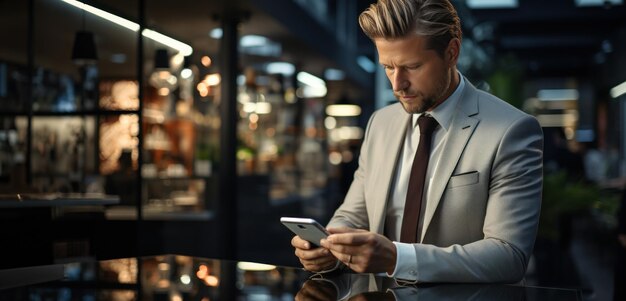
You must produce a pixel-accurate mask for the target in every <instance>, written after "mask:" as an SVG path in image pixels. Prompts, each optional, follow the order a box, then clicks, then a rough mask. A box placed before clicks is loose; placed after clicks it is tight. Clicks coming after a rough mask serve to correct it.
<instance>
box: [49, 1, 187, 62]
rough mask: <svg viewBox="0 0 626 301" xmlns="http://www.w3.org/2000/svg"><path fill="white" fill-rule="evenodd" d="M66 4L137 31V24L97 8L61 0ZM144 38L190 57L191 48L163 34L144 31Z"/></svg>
mask: <svg viewBox="0 0 626 301" xmlns="http://www.w3.org/2000/svg"><path fill="white" fill-rule="evenodd" d="M61 1H63V2H65V3H67V4H70V5H72V6H74V7H77V8H80V9H82V10H84V11H87V12H89V13H92V14H94V15H96V16H98V17H100V18H103V19H105V20H107V21H110V22H112V23H115V24H117V25H120V26H122V27H124V28H127V29H130V30H132V31H134V32H137V31H139V24H137V23H135V22H133V21H130V20H127V19H124V18H122V17H119V16H116V15H114V14H112V13H109V12H106V11H104V10H101V9H99V8H96V7H93V6H91V5H89V4H85V3H83V2H80V1H76V0H61ZM141 34H142V35H143V36H144V37H146V38H149V39H152V40H154V41H155V42H159V43H161V44H163V45H166V46H169V47H171V48H173V49H176V50H178V51H179V52H180V53H181V54H182V55H184V56H187V55H191V54H192V53H193V48H192V47H191V46H189V45H187V44H185V43H183V42H181V41H178V40H176V39H173V38H170V37H168V36H166V35H164V34H161V33H159V32H156V31H154V30H150V29H144V30H143V31H142V33H141Z"/></svg>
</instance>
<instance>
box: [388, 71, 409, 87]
mask: <svg viewBox="0 0 626 301" xmlns="http://www.w3.org/2000/svg"><path fill="white" fill-rule="evenodd" d="M390 80H391V86H392V88H393V91H394V92H399V91H402V90H405V89H406V88H408V87H409V81H408V80H407V78H406V75H405V74H404V72H402V70H401V69H398V70H396V72H394V73H393V74H391V76H390Z"/></svg>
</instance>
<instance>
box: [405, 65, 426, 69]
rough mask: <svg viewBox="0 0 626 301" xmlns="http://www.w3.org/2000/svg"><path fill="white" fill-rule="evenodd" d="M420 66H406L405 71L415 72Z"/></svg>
mask: <svg viewBox="0 0 626 301" xmlns="http://www.w3.org/2000/svg"><path fill="white" fill-rule="evenodd" d="M421 66H422V64H415V65H410V66H407V67H406V69H408V70H417V69H418V68H419V67H421Z"/></svg>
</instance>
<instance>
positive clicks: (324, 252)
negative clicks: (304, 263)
mask: <svg viewBox="0 0 626 301" xmlns="http://www.w3.org/2000/svg"><path fill="white" fill-rule="evenodd" d="M295 254H296V256H297V257H298V258H300V259H304V260H315V259H318V258H323V257H329V256H330V252H329V251H328V249H324V248H316V249H312V250H304V249H297V248H296V251H295Z"/></svg>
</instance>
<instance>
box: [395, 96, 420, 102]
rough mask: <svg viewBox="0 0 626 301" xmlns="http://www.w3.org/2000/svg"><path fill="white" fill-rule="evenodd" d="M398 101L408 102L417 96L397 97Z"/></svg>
mask: <svg viewBox="0 0 626 301" xmlns="http://www.w3.org/2000/svg"><path fill="white" fill-rule="evenodd" d="M398 98H399V99H400V100H404V101H410V100H413V99H416V98H417V95H398Z"/></svg>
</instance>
